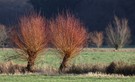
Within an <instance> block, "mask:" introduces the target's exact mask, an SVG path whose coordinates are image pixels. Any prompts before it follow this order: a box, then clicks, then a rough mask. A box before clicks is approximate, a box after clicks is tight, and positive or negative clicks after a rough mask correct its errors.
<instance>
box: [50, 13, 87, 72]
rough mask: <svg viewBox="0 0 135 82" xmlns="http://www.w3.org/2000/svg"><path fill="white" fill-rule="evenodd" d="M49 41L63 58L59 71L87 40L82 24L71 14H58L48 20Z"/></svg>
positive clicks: (63, 69) (61, 70)
mask: <svg viewBox="0 0 135 82" xmlns="http://www.w3.org/2000/svg"><path fill="white" fill-rule="evenodd" d="M50 29H51V32H50V35H51V37H52V39H51V42H52V44H53V45H54V46H55V48H56V49H57V50H58V51H59V52H60V55H61V56H62V58H63V60H62V63H61V65H60V67H59V72H64V71H65V68H66V67H67V65H68V62H69V60H70V59H72V58H73V57H75V56H76V55H78V54H79V52H80V51H81V50H82V49H83V48H84V46H85V44H86V40H87V32H86V30H85V27H84V25H82V23H81V22H80V21H79V20H78V19H77V18H75V17H74V16H73V15H72V14H70V13H66V14H65V15H64V14H59V15H58V16H57V17H56V19H55V20H52V21H50Z"/></svg>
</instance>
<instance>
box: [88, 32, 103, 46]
mask: <svg viewBox="0 0 135 82" xmlns="http://www.w3.org/2000/svg"><path fill="white" fill-rule="evenodd" d="M103 38H104V37H103V32H97V31H96V32H90V33H89V42H90V43H91V44H93V45H96V46H97V47H98V48H99V47H100V46H101V45H102V44H103Z"/></svg>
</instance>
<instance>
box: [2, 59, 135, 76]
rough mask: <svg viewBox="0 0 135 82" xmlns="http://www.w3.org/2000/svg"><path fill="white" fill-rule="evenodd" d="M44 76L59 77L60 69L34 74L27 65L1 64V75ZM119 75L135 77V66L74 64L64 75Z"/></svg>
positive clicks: (43, 69) (42, 70) (44, 69)
mask: <svg viewBox="0 0 135 82" xmlns="http://www.w3.org/2000/svg"><path fill="white" fill-rule="evenodd" d="M29 73H33V74H44V75H59V73H58V68H54V67H51V66H47V67H34V71H33V72H27V70H26V65H19V64H15V63H13V62H12V61H9V62H6V63H0V74H29ZM89 73H103V74H119V75H124V76H133V75H135V64H132V65H131V64H127V63H125V62H121V61H120V62H111V63H110V64H108V65H106V64H73V65H71V66H70V67H68V68H67V69H66V71H65V72H64V74H89Z"/></svg>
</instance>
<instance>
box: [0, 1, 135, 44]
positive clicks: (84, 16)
mask: <svg viewBox="0 0 135 82" xmlns="http://www.w3.org/2000/svg"><path fill="white" fill-rule="evenodd" d="M12 1H13V2H12V3H14V4H12V3H11V0H5V3H2V2H4V1H2V0H0V17H1V18H0V22H1V23H3V24H9V23H11V22H12V23H13V22H14V19H15V18H16V17H17V16H21V15H23V13H24V12H23V11H25V10H28V9H31V6H30V4H31V5H32V6H33V8H34V10H35V11H37V12H40V13H42V15H45V16H46V17H47V18H48V19H49V18H51V17H55V16H56V15H57V14H58V12H65V11H66V10H68V11H70V12H72V13H73V14H75V15H76V17H78V18H79V19H80V20H81V21H82V22H83V23H84V24H85V25H86V27H87V29H88V30H89V31H105V28H106V27H107V25H108V24H109V23H110V22H112V20H113V17H114V15H116V16H118V17H120V18H127V19H128V20H129V26H130V28H131V32H132V38H131V39H132V44H134V45H135V38H134V35H135V32H134V31H135V0H128V1H127V0H29V1H27V0H22V1H21V0H20V1H18V0H12ZM26 2H27V3H26ZM8 3H10V4H8ZM2 5H3V6H2ZM20 5H21V6H20ZM1 6H2V7H1ZM11 8H12V9H11ZM9 10H10V11H9ZM28 11H29V10H28ZM15 14H16V15H15Z"/></svg>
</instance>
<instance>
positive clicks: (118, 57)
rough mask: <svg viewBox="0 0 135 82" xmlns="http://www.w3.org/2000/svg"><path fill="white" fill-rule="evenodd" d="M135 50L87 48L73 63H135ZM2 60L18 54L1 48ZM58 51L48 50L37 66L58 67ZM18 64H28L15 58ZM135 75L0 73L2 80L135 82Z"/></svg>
mask: <svg viewBox="0 0 135 82" xmlns="http://www.w3.org/2000/svg"><path fill="white" fill-rule="evenodd" d="M134 51H135V50H134V49H132V50H131V49H122V50H119V51H115V50H113V49H86V50H84V51H82V52H81V53H80V55H79V56H77V57H75V58H74V59H73V60H72V62H71V64H89V63H91V64H109V63H110V62H112V61H124V62H126V63H129V64H135V52H134ZM0 54H1V55H0V62H5V61H4V60H3V58H4V57H7V56H10V55H12V54H16V53H15V52H14V51H13V50H11V49H5V50H0ZM56 54H58V53H56V52H52V50H50V51H48V52H47V53H46V54H45V55H42V57H41V58H40V60H38V61H36V66H44V67H47V66H50V67H54V68H58V67H59V65H60V62H61V59H60V58H59V57H58V56H57V55H56ZM13 62H15V63H17V64H26V62H25V61H20V59H18V60H13ZM134 80H135V77H125V78H123V77H119V78H117V77H108V78H107V77H96V76H94V77H93V76H92V77H91V76H79V75H70V76H69V75H60V76H59V75H55V76H45V75H0V82H30V81H31V82H134Z"/></svg>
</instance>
